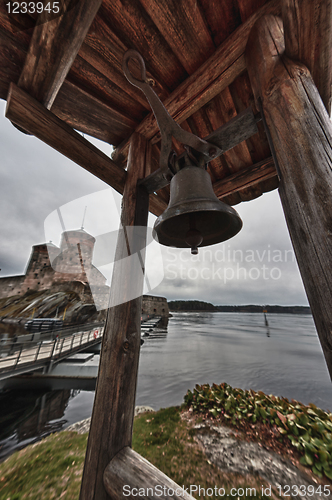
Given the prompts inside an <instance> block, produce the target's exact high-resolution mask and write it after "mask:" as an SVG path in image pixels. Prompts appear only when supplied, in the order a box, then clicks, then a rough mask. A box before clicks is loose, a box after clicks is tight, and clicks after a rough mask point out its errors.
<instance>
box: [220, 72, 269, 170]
mask: <svg viewBox="0 0 332 500" xmlns="http://www.w3.org/2000/svg"><path fill="white" fill-rule="evenodd" d="M229 90H230V93H231V95H232V99H233V102H234V105H235V108H236V111H237V112H238V113H241V112H243V111H244V110H246V109H247V108H249V107H250V108H252V110H253V112H254V113H255V114H256V113H258V111H259V110H257V109H256V105H255V99H254V95H253V93H252V90H251V85H250V80H249V76H248V73H247V72H245V73H242V75H240V76H239V77H238V78H236V80H234V82H233V83H232V84H231V85H230V87H229ZM257 128H258V131H257V134H255V135H252V136H251V137H248V138H247V139H246V143H247V146H248V150H249V152H250V156H251V159H252V161H253V163H256V162H258V161H261V160H263V159H264V158H267V157H268V156H270V155H271V152H270V148H269V144H268V142H267V138H266V134H265V131H264V127H263V124H262V122H259V123H257Z"/></svg>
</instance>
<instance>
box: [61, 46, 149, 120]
mask: <svg viewBox="0 0 332 500" xmlns="http://www.w3.org/2000/svg"><path fill="white" fill-rule="evenodd" d="M67 80H68V81H69V82H71V83H73V84H74V85H76V86H77V87H81V88H83V89H84V90H85V91H86V92H87V93H88V94H90V95H91V96H92V97H95V98H96V99H98V100H99V101H100V102H102V103H105V104H106V105H108V106H110V107H111V108H112V109H114V111H116V114H117V115H118V116H123V122H124V123H128V121H130V122H131V123H134V121H136V122H137V123H139V122H140V121H142V119H143V118H144V117H145V116H146V109H145V108H144V107H143V106H141V105H140V104H139V103H138V102H136V100H135V99H133V98H132V97H131V96H129V95H128V94H127V93H126V92H124V91H123V89H122V88H121V87H119V86H118V85H116V84H114V83H113V82H112V80H109V79H108V78H106V77H105V76H104V75H103V74H102V73H100V72H99V71H98V70H96V69H95V68H94V67H93V66H91V64H90V63H88V62H87V61H85V60H84V59H83V58H82V57H81V56H79V55H77V56H76V58H75V61H74V62H73V64H72V67H71V69H70V71H69V73H68V77H67Z"/></svg>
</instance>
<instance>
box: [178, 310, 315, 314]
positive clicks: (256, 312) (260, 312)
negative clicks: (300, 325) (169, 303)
mask: <svg viewBox="0 0 332 500" xmlns="http://www.w3.org/2000/svg"><path fill="white" fill-rule="evenodd" d="M170 312H172V313H173V312H188V313H189V312H212V313H218V312H227V313H250V314H262V313H263V311H215V310H211V311H210V310H208V309H170ZM268 313H270V314H303V315H311V311H309V312H306V311H305V312H289V311H278V312H275V311H274V312H272V311H267V313H266V314H268Z"/></svg>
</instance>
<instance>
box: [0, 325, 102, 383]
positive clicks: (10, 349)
mask: <svg viewBox="0 0 332 500" xmlns="http://www.w3.org/2000/svg"><path fill="white" fill-rule="evenodd" d="M70 330H71V331H72V328H71V329H70ZM53 333H54V334H57V333H58V334H59V336H58V337H57V338H55V339H54V340H40V341H38V342H29V343H24V344H23V343H22V344H18V345H17V343H14V342H11V343H8V341H7V342H6V344H3V345H2V346H0V379H1V378H7V377H11V376H14V375H16V374H18V373H24V372H25V371H33V369H34V367H36V369H37V368H39V367H40V366H47V365H48V363H49V362H53V363H54V362H57V361H60V360H62V359H64V358H66V357H68V356H69V355H70V354H72V353H74V352H78V351H80V350H82V349H84V348H86V347H88V346H90V345H93V344H96V343H98V342H100V341H101V338H102V336H103V333H104V322H99V323H93V324H90V325H84V326H80V327H76V332H72V333H69V332H68V330H67V331H66V335H64V330H59V332H53ZM60 334H61V336H60Z"/></svg>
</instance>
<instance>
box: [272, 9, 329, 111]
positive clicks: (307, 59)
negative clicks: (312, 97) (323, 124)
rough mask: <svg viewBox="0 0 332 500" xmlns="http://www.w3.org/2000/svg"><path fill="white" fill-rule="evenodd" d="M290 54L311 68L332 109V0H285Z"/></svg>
mask: <svg viewBox="0 0 332 500" xmlns="http://www.w3.org/2000/svg"><path fill="white" fill-rule="evenodd" d="M282 19H283V24H284V31H285V49H286V55H287V56H288V57H289V58H291V59H293V60H295V61H300V62H302V63H303V64H304V65H305V66H307V68H308V69H309V71H310V73H311V76H312V78H313V80H314V82H315V84H316V87H317V89H318V91H319V93H320V95H321V98H322V100H323V102H324V104H325V107H326V109H327V112H328V113H329V114H330V111H331V108H330V106H331V92H332V89H331V85H332V57H331V51H332V0H315V1H312V0H283V2H282Z"/></svg>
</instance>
